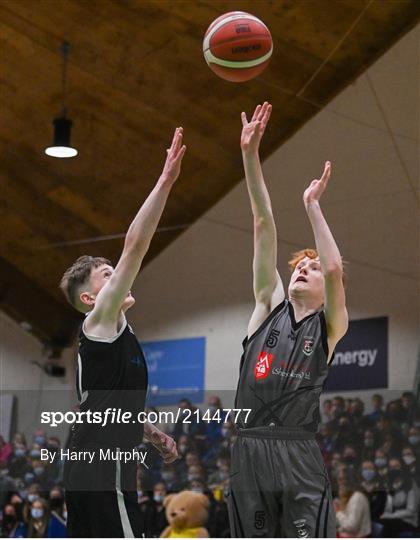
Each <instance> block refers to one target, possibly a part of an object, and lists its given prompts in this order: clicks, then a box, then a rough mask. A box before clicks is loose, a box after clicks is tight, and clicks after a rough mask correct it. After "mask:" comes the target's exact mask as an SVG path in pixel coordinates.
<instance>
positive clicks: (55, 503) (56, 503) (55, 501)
mask: <svg viewBox="0 0 420 540" xmlns="http://www.w3.org/2000/svg"><path fill="white" fill-rule="evenodd" d="M63 502H64V499H62V498H61V497H53V498H52V499H50V506H51V508H53V509H54V510H56V509H57V508H60V506H61V505H62V504H63Z"/></svg>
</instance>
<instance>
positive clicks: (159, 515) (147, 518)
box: [139, 482, 168, 538]
mask: <svg viewBox="0 0 420 540" xmlns="http://www.w3.org/2000/svg"><path fill="white" fill-rule="evenodd" d="M165 496H166V486H165V484H164V483H163V482H158V483H157V484H155V485H154V486H153V491H152V493H151V495H150V496H149V495H143V496H142V497H141V499H140V500H139V508H140V515H141V530H142V531H143V532H144V535H145V537H146V538H156V537H159V536H160V534H161V532H162V531H163V530H164V528H165V527H166V526H167V524H168V523H167V520H166V516H165V509H164V507H163V501H164V498H165Z"/></svg>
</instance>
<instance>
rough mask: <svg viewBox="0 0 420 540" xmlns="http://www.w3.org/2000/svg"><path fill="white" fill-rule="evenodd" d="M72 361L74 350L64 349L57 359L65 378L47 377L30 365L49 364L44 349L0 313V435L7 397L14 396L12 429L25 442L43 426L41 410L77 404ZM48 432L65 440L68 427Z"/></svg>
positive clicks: (48, 430)
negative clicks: (22, 435) (25, 439)
mask: <svg viewBox="0 0 420 540" xmlns="http://www.w3.org/2000/svg"><path fill="white" fill-rule="evenodd" d="M74 358H75V349H74V348H71V349H67V350H66V351H65V352H64V354H63V357H62V358H61V360H60V365H62V366H65V367H66V376H65V377H63V378H57V377H51V376H49V375H47V374H46V373H44V372H43V371H42V370H41V369H40V367H38V366H37V365H35V364H34V363H33V362H38V363H40V364H41V365H43V364H45V362H46V361H48V358H47V355H46V352H45V351H44V350H43V346H42V345H41V344H40V342H39V341H38V340H37V339H35V338H34V337H33V336H31V335H30V334H29V333H28V332H25V331H24V330H23V329H22V328H21V327H20V326H19V325H18V324H17V323H16V322H15V321H13V320H12V319H10V318H9V317H8V316H7V315H5V314H4V313H1V312H0V390H1V392H0V409H1V410H2V415H0V422H1V425H0V434H2V435H4V436H5V437H6V438H7V437H8V434H7V429H8V426H7V424H8V422H7V420H8V419H6V418H4V417H3V411H4V407H3V404H5V405H6V404H7V402H8V399H7V396H10V395H13V396H15V397H16V399H15V418H14V420H15V426H16V428H17V430H18V431H22V432H23V433H25V435H26V437H27V439H28V442H31V440H32V434H33V432H34V429H35V428H37V427H42V426H41V423H40V414H41V411H55V410H73V407H74V405H75V403H76V394H75V391H74ZM44 428H45V426H44ZM47 432H48V434H49V435H56V436H58V437H60V438H61V439H62V440H63V441H64V440H65V438H66V437H67V432H68V427H67V426H65V425H63V426H61V427H56V428H47Z"/></svg>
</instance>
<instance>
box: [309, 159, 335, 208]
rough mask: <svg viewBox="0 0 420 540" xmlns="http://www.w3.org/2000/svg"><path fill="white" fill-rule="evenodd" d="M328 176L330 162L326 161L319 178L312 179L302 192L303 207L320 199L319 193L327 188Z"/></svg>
mask: <svg viewBox="0 0 420 540" xmlns="http://www.w3.org/2000/svg"><path fill="white" fill-rule="evenodd" d="M330 176H331V162H329V161H326V162H325V167H324V172H323V173H322V176H321V178H320V179H319V180H317V179H315V180H312V182H311V183H310V184H309V187H307V188H306V189H305V191H304V193H303V202H304V204H305V208H308V206H309V205H310V204H311V203H313V202H316V201H319V200H320V198H321V195H322V194H323V193H324V191H325V190H326V188H327V185H328V181H329V179H330Z"/></svg>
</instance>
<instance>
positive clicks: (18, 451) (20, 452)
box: [15, 448, 26, 457]
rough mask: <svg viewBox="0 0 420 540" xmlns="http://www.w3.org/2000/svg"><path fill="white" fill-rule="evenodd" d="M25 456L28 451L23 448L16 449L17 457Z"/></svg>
mask: <svg viewBox="0 0 420 540" xmlns="http://www.w3.org/2000/svg"><path fill="white" fill-rule="evenodd" d="M25 454H26V451H25V450H24V449H23V448H16V450H15V456H16V457H23V456H24V455H25Z"/></svg>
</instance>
